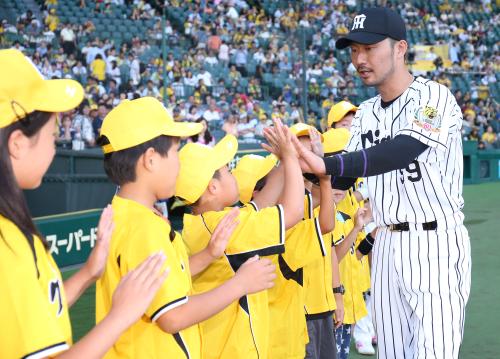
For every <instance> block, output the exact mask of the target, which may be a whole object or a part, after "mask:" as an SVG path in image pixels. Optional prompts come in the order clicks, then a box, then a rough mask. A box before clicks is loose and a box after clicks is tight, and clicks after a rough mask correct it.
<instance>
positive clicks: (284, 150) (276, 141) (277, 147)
mask: <svg viewBox="0 0 500 359" xmlns="http://www.w3.org/2000/svg"><path fill="white" fill-rule="evenodd" d="M273 123H274V126H273V127H267V128H265V129H264V137H265V138H266V140H267V142H269V144H265V143H263V144H262V147H263V148H264V149H265V150H266V151H269V152H271V153H273V154H275V155H276V156H278V157H279V158H280V159H281V160H283V158H284V157H287V156H290V157H293V158H297V156H298V155H297V151H296V150H295V147H294V146H293V140H292V139H293V137H295V136H294V135H293V134H292V133H291V132H290V130H289V129H288V127H286V126H285V125H283V123H282V122H281V120H279V119H274V120H273Z"/></svg>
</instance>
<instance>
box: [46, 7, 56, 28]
mask: <svg viewBox="0 0 500 359" xmlns="http://www.w3.org/2000/svg"><path fill="white" fill-rule="evenodd" d="M45 25H47V27H48V28H49V30H50V31H52V32H55V31H56V30H57V27H58V26H59V17H58V16H57V15H56V9H55V8H52V9H50V10H49V14H48V15H47V17H46V18H45Z"/></svg>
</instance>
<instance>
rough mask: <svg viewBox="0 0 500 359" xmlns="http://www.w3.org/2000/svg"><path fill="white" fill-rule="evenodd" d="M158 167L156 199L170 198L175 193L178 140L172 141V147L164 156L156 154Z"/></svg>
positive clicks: (177, 170)
mask: <svg viewBox="0 0 500 359" xmlns="http://www.w3.org/2000/svg"><path fill="white" fill-rule="evenodd" d="M158 157H159V158H158V161H159V162H158V166H157V171H156V174H157V176H156V177H155V178H157V179H158V180H157V183H158V184H159V189H158V190H157V191H156V192H157V193H156V196H157V198H158V199H165V198H170V197H172V196H173V195H174V192H175V182H176V180H177V176H178V175H179V169H180V162H179V139H178V138H174V139H173V140H172V146H170V149H169V150H168V152H167V155H166V156H160V155H159V154H158Z"/></svg>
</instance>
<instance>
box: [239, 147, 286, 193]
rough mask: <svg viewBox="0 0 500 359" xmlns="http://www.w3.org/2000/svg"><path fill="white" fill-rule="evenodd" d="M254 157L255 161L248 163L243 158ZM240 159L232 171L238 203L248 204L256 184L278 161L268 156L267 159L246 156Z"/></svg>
mask: <svg viewBox="0 0 500 359" xmlns="http://www.w3.org/2000/svg"><path fill="white" fill-rule="evenodd" d="M247 156H254V157H255V161H252V162H250V163H248V162H247V161H246V160H245V159H244V157H247ZM247 156H244V157H243V158H241V159H240V162H239V163H238V165H237V166H236V168H235V169H234V170H233V171H232V173H233V176H234V177H235V178H236V182H237V183H238V189H239V193H240V201H241V202H242V203H248V202H250V201H251V199H252V195H253V191H254V190H255V185H256V184H257V182H258V181H259V180H260V179H261V178H263V177H265V176H266V175H267V174H268V173H269V172H271V170H272V169H273V168H274V166H276V163H277V162H278V159H277V158H276V156H275V155H273V154H270V155H268V156H267V157H261V156H256V155H247Z"/></svg>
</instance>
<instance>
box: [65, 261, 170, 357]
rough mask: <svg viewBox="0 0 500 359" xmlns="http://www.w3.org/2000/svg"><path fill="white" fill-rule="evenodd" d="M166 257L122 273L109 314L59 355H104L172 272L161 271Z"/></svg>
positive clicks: (132, 322)
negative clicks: (125, 273) (124, 273)
mask: <svg viewBox="0 0 500 359" xmlns="http://www.w3.org/2000/svg"><path fill="white" fill-rule="evenodd" d="M165 259H166V258H165V255H164V254H163V253H157V254H155V255H152V256H150V257H148V258H147V259H146V260H145V261H144V262H142V263H141V264H140V265H139V266H138V267H137V268H136V269H134V270H132V271H130V272H129V273H128V274H127V275H126V276H125V277H123V278H122V280H121V281H120V283H119V284H118V287H116V290H115V293H114V294H113V303H112V306H111V310H110V312H109V313H108V315H107V316H106V317H105V318H104V319H103V320H102V321H101V322H99V323H98V324H97V325H96V326H95V327H94V328H93V329H92V330H91V331H90V332H89V333H88V334H87V335H86V336H84V337H83V338H82V339H81V340H80V341H78V342H77V343H75V344H74V345H73V346H72V347H71V348H69V349H68V350H67V351H65V352H64V353H62V354H60V355H58V356H57V358H59V359H76V358H78V359H79V358H82V359H94V358H96V359H97V358H102V357H103V356H104V354H106V352H107V351H108V350H109V349H110V348H111V347H112V346H113V344H114V343H115V342H116V341H117V340H118V338H119V337H120V335H121V334H122V333H123V332H124V331H125V330H127V329H128V328H129V327H130V326H131V325H132V324H134V323H135V322H136V321H137V320H138V319H139V318H140V317H141V316H142V315H143V314H144V312H145V311H146V309H147V307H148V306H149V305H150V304H151V301H152V300H153V298H154V297H155V295H156V292H157V291H158V289H160V287H161V285H162V284H163V282H164V281H165V278H167V276H168V273H169V269H167V270H165V271H164V272H163V273H160V271H161V268H162V266H163V264H164V263H165Z"/></svg>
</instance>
